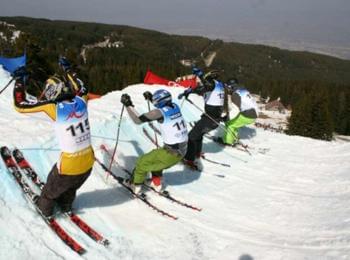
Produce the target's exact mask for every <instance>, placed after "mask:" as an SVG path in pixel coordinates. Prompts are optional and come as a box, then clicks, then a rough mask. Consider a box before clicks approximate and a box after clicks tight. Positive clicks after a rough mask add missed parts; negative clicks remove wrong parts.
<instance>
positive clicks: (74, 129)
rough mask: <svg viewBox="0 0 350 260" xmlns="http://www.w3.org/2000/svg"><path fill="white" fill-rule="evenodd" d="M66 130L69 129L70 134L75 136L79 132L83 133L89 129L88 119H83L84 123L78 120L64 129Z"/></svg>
mask: <svg viewBox="0 0 350 260" xmlns="http://www.w3.org/2000/svg"><path fill="white" fill-rule="evenodd" d="M66 130H67V131H70V132H71V134H72V136H77V135H80V134H84V133H85V132H86V131H89V130H90V125H89V119H88V118H87V119H85V120H84V123H83V122H80V123H79V124H77V125H71V126H70V127H68V128H67V129H66Z"/></svg>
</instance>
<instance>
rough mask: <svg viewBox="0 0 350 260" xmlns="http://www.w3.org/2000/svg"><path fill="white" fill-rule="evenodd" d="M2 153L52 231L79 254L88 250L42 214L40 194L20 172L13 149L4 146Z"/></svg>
mask: <svg viewBox="0 0 350 260" xmlns="http://www.w3.org/2000/svg"><path fill="white" fill-rule="evenodd" d="M0 154H1V157H2V159H3V161H4V163H5V166H6V168H7V170H8V171H9V172H10V173H11V174H12V176H13V177H14V179H15V180H16V182H17V184H18V185H19V186H20V188H21V189H22V191H23V193H24V195H25V197H26V198H27V199H28V201H29V202H30V203H31V204H32V205H33V206H34V207H35V209H36V211H37V212H38V213H39V215H40V216H41V217H42V218H43V220H44V221H45V223H46V224H47V225H48V226H49V227H50V228H51V229H52V231H53V232H54V233H55V234H56V235H57V236H58V237H59V238H60V239H61V240H62V241H63V242H64V243H65V244H66V245H67V246H69V247H70V248H71V249H72V250H73V251H75V252H77V253H78V254H79V255H82V254H84V253H85V252H86V250H85V249H84V248H83V247H82V246H81V245H80V244H79V243H78V242H76V241H75V240H74V239H73V238H72V237H71V236H70V235H69V234H68V233H67V232H66V231H65V230H64V229H63V228H62V227H61V225H60V224H59V223H58V222H57V221H56V219H55V218H54V217H52V218H47V217H45V216H44V215H42V214H41V212H40V210H39V209H38V208H37V206H36V204H35V200H36V199H37V197H38V196H39V195H38V194H36V193H35V192H34V191H33V190H32V189H31V187H30V186H29V185H28V183H27V182H26V181H25V180H24V178H23V176H22V173H21V172H20V170H19V168H18V167H17V164H16V162H15V161H14V160H13V158H12V155H11V151H10V150H9V148H8V147H6V146H3V147H1V148H0Z"/></svg>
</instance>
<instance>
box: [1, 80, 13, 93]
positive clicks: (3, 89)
mask: <svg viewBox="0 0 350 260" xmlns="http://www.w3.org/2000/svg"><path fill="white" fill-rule="evenodd" d="M12 81H14V78H11V80H10V81H9V82H8V83H7V84H6V86H5V87H3V88H2V90H0V95H1V93H2V92H4V91H5V89H7V87H8V86H10V84H11V83H12Z"/></svg>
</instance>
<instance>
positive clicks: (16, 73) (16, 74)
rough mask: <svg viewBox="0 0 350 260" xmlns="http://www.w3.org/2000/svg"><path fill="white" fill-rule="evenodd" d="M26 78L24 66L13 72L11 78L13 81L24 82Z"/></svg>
mask: <svg viewBox="0 0 350 260" xmlns="http://www.w3.org/2000/svg"><path fill="white" fill-rule="evenodd" d="M26 76H28V72H27V70H26V67H24V66H22V67H19V68H17V69H16V70H15V71H14V72H12V77H14V78H15V79H22V80H24V78H25V77H26Z"/></svg>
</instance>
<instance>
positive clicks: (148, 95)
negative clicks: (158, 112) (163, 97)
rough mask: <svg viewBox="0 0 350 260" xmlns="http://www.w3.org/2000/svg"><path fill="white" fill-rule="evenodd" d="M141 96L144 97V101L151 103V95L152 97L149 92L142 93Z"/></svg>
mask: <svg viewBox="0 0 350 260" xmlns="http://www.w3.org/2000/svg"><path fill="white" fill-rule="evenodd" d="M143 96H144V97H145V99H146V100H147V101H150V102H152V97H153V95H152V93H151V92H149V91H146V92H143Z"/></svg>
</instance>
